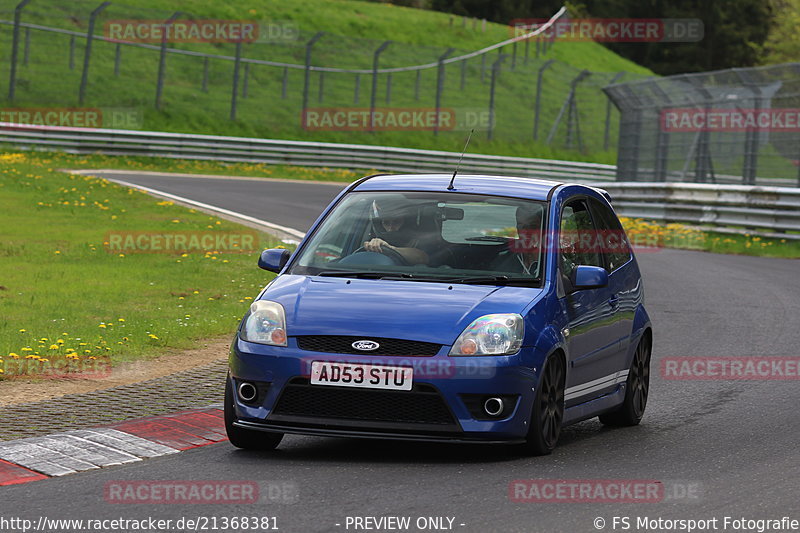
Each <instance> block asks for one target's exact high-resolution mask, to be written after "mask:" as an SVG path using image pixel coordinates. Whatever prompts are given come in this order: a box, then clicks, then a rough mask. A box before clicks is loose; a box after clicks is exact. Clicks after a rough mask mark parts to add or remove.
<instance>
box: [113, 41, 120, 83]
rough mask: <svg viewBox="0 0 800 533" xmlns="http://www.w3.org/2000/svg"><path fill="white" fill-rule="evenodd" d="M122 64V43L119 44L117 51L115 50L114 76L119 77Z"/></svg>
mask: <svg viewBox="0 0 800 533" xmlns="http://www.w3.org/2000/svg"><path fill="white" fill-rule="evenodd" d="M121 62H122V45H121V44H120V43H117V46H116V49H115V50H114V76H119V67H120V63H121Z"/></svg>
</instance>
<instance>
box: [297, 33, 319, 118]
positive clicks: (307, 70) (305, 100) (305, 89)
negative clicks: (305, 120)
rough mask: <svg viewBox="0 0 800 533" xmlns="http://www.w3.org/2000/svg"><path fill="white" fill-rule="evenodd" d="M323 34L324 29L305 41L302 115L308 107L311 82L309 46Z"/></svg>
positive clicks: (303, 115)
mask: <svg viewBox="0 0 800 533" xmlns="http://www.w3.org/2000/svg"><path fill="white" fill-rule="evenodd" d="M323 35H325V32H324V31H320V32H317V34H316V35H314V36H313V37H312V38H311V39H310V40H309V41H308V42H307V43H306V63H305V74H304V75H303V108H302V109H301V110H300V113H301V116H302V117H305V113H306V108H307V107H308V89H309V87H308V86H309V84H310V83H311V79H310V77H311V48H312V47H313V46H314V43H316V42H317V41H318V40H319V39H320V38H321V37H322V36H323Z"/></svg>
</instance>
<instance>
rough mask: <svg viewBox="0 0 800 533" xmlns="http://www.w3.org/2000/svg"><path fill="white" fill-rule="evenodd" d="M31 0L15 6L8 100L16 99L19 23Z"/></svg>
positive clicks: (25, 0)
mask: <svg viewBox="0 0 800 533" xmlns="http://www.w3.org/2000/svg"><path fill="white" fill-rule="evenodd" d="M30 1H31V0H22V2H20V3H19V4H17V7H16V8H14V32H13V37H12V39H11V72H10V73H9V76H8V100H9V101H13V100H14V93H15V90H16V85H17V53H18V50H19V24H20V19H21V18H22V10H23V9H25V6H26V5H28V2H30Z"/></svg>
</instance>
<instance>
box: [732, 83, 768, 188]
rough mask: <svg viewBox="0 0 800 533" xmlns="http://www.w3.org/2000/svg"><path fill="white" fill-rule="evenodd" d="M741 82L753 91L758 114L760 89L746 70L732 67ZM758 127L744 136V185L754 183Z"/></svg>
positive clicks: (750, 129)
mask: <svg viewBox="0 0 800 533" xmlns="http://www.w3.org/2000/svg"><path fill="white" fill-rule="evenodd" d="M733 71H734V72H735V73H736V75H737V76H738V77H739V79H740V80H741V81H742V84H743V85H744V86H745V87H747V88H749V89H750V90H751V91H753V109H755V111H756V115H758V113H759V111H760V110H761V89H760V88H759V87H758V85H757V84H756V83H753V82H752V80H751V78H750V75H749V74H748V73H747V71H742V70H740V69H738V68H735V69H733ZM758 138H759V129H758V128H748V129H747V131H746V132H745V137H744V164H743V167H742V183H743V184H744V185H755V184H756V171H757V167H758Z"/></svg>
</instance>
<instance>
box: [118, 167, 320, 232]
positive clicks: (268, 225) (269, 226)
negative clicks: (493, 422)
mask: <svg viewBox="0 0 800 533" xmlns="http://www.w3.org/2000/svg"><path fill="white" fill-rule="evenodd" d="M109 181H113V182H114V183H118V184H120V185H124V186H126V187H130V188H132V189H139V190H142V191H144V192H146V193H149V194H152V195H153V196H158V197H162V198H167V199H169V200H174V201H176V202H179V203H181V204H184V205H189V206H192V207H197V208H198V209H202V210H203V211H211V212H213V213H218V214H221V215H225V216H227V217H231V218H233V219H236V220H240V221H245V222H249V223H251V224H256V225H258V226H260V227H262V228H263V229H264V230H265V231H267V232H268V233H271V234H273V235H277V236H278V237H279V238H282V239H284V240H285V239H286V238H287V237H289V238H290V239H296V240H297V241H299V240H301V239H302V238H303V237H305V233H303V232H302V231H300V230H296V229H294V228H289V227H286V226H281V225H279V224H273V223H272V222H267V221H266V220H261V219H258V218H255V217H251V216H249V215H243V214H242V213H237V212H236V211H231V210H229V209H223V208H222V207H217V206H215V205H210V204H205V203H203V202H198V201H196V200H192V199H190V198H185V197H183V196H177V195H175V194H170V193H168V192H163V191H159V190H158V189H151V188H150V187H143V186H141V185H137V184H135V183H130V182H127V181H123V180H118V179H111V180H109Z"/></svg>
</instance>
